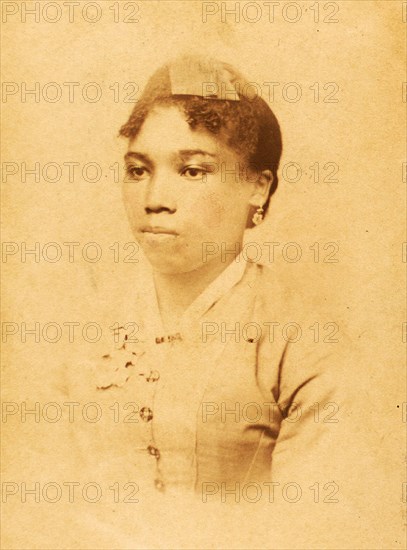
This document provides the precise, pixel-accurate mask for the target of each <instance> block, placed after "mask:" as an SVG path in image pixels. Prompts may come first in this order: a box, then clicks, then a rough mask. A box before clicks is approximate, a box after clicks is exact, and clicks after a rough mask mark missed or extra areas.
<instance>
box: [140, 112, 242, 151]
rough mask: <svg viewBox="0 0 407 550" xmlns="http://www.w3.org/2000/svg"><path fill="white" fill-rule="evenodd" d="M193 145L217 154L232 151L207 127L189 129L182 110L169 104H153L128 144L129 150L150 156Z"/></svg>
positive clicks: (194, 147)
mask: <svg viewBox="0 0 407 550" xmlns="http://www.w3.org/2000/svg"><path fill="white" fill-rule="evenodd" d="M195 149H196V150H203V151H207V152H208V153H211V154H213V155H217V156H221V155H222V156H224V155H225V154H226V155H229V154H230V153H232V154H233V155H234V154H235V153H234V152H232V151H231V150H229V148H227V147H226V146H225V144H223V143H222V142H221V141H220V140H219V139H218V138H217V137H216V136H214V135H213V134H211V133H209V132H208V131H207V130H205V129H202V128H196V129H193V130H192V129H191V128H190V126H189V124H188V122H187V121H186V117H185V114H184V113H183V112H182V111H181V110H180V109H179V108H178V107H176V106H173V105H172V106H156V107H154V108H153V109H152V110H151V111H150V112H149V114H148V115H147V117H146V119H145V120H144V122H143V124H142V126H141V129H140V131H139V133H138V134H137V136H136V137H135V138H134V139H133V140H132V141H131V142H130V144H129V152H132V151H134V152H141V153H145V154H148V155H150V156H153V155H157V156H159V155H165V154H173V153H174V152H177V151H182V150H195Z"/></svg>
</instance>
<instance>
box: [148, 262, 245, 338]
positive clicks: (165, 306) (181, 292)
mask: <svg viewBox="0 0 407 550" xmlns="http://www.w3.org/2000/svg"><path fill="white" fill-rule="evenodd" d="M236 256H237V255H236ZM236 256H231V255H228V258H227V260H226V261H225V262H222V261H220V259H218V258H216V259H214V260H211V261H210V262H207V263H205V264H203V265H202V266H200V267H199V268H198V269H195V270H194V271H189V272H187V273H175V274H173V273H160V272H158V271H154V274H153V276H154V285H155V289H156V293H157V300H158V306H159V309H160V313H161V317H162V321H163V324H164V327H165V328H167V329H168V330H171V327H172V326H173V325H174V323H176V322H177V321H178V320H179V319H180V317H181V316H182V314H183V313H184V312H185V311H186V310H187V309H188V307H189V306H190V305H191V304H192V303H193V302H194V301H195V300H196V298H197V297H198V296H199V295H200V294H201V293H202V292H203V291H204V290H205V289H206V288H207V287H208V286H209V285H210V284H211V283H212V281H214V280H215V279H216V278H217V277H218V275H220V274H221V273H222V271H224V270H225V269H226V268H227V267H228V266H229V265H230V264H231V263H232V262H233V261H235V259H236Z"/></svg>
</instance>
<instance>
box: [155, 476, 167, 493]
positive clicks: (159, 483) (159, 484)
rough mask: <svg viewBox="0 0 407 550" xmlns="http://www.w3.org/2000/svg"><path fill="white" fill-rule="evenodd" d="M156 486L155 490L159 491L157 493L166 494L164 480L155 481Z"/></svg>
mask: <svg viewBox="0 0 407 550" xmlns="http://www.w3.org/2000/svg"><path fill="white" fill-rule="evenodd" d="M154 485H155V488H156V489H157V491H160V492H161V493H163V492H164V490H165V483H164V481H163V480H162V479H155V480H154Z"/></svg>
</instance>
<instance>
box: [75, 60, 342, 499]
mask: <svg viewBox="0 0 407 550" xmlns="http://www.w3.org/2000/svg"><path fill="white" fill-rule="evenodd" d="M120 134H121V135H122V136H124V137H125V138H127V139H128V150H127V153H126V155H125V162H126V171H127V174H126V178H125V181H124V184H123V196H124V202H125V205H126V210H127V213H128V217H129V221H130V224H131V228H132V231H133V233H134V236H135V238H136V239H137V241H138V243H139V244H140V246H141V248H142V250H143V252H144V254H145V256H146V258H147V260H148V262H149V264H150V268H151V271H150V273H149V274H148V275H147V276H146V277H145V280H143V282H142V284H141V285H140V286H141V288H142V290H141V291H140V292H139V295H138V300H137V303H135V304H134V319H135V320H136V321H137V333H136V334H135V333H134V327H133V330H132V331H126V329H125V328H123V329H122V330H121V331H119V333H120V342H119V344H118V345H117V348H118V349H117V350H116V351H115V352H113V353H111V352H109V353H106V354H105V356H104V357H103V358H101V359H100V361H99V362H98V363H97V364H96V367H95V369H94V371H92V374H91V375H90V376H89V377H88V380H87V383H86V384H84V385H83V389H84V390H85V394H84V395H86V397H87V401H89V400H90V399H89V395H90V393H89V392H93V393H92V395H93V400H94V401H95V402H98V403H102V404H104V405H103V406H104V407H105V410H108V409H110V410H112V411H113V412H114V413H115V414H116V412H117V415H118V418H117V419H116V420H115V422H114V423H112V422H111V423H110V425H109V426H107V425H106V424H102V423H99V424H98V425H97V426H96V425H95V433H94V435H95V437H94V438H93V440H90V439H89V435H87V439H86V442H85V447H84V448H85V449H87V452H88V453H89V454H91V455H92V456H93V457H95V465H94V469H93V472H95V471H96V469H98V468H99V470H100V471H101V472H112V471H114V469H115V468H116V470H117V471H120V472H121V474H122V475H123V479H127V480H128V481H129V480H133V481H136V482H137V484H138V486H139V487H146V489H145V490H148V487H152V488H153V490H154V491H155V490H158V491H161V492H165V491H171V489H172V488H178V489H188V490H194V491H196V492H198V493H199V494H200V495H202V497H203V498H206V497H208V496H212V495H217V496H220V497H222V498H223V496H224V494H226V493H227V492H228V491H229V490H230V489H231V488H233V490H235V491H236V490H237V491H238V492H239V491H241V490H244V487H247V484H253V483H254V484H262V483H263V484H265V485H264V486H263V487H266V486H269V487H270V485H267V484H270V482H274V483H276V484H278V483H283V482H284V481H291V482H292V481H296V480H298V479H299V477H301V476H302V475H303V474H304V472H308V473H307V474H306V476H305V478H306V482H307V483H308V482H309V484H312V483H314V482H321V483H322V482H325V481H329V480H330V479H331V475H330V472H328V471H325V470H324V471H323V472H322V473H321V471H320V470H319V467H318V457H320V456H321V452H322V453H325V454H326V453H328V452H329V447H328V446H327V443H326V441H327V437H328V438H329V436H330V435H332V431H331V428H332V425H334V423H335V422H336V421H337V419H336V416H335V415H336V414H337V412H338V411H337V407H338V405H337V399H336V398H335V397H334V390H335V383H334V382H333V377H332V374H334V376H336V374H337V373H336V371H337V369H336V368H335V362H332V360H330V359H329V357H330V355H331V352H332V344H323V343H320V342H319V343H314V342H313V341H311V340H312V339H310V338H308V339H305V338H304V337H303V336H301V332H303V331H304V330H305V328H308V326H309V325H310V324H312V322H315V319H314V321H313V320H312V317H310V320H309V321H307V312H306V311H304V307H303V308H302V309H301V308H300V307H298V303H301V302H298V303H297V306H296V305H295V301H296V300H295V298H296V294H295V292H293V290H292V289H290V288H289V287H288V288H286V286H285V284H284V283H283V282H282V281H281V280H279V278H278V276H277V274H276V273H274V272H272V271H271V270H270V269H269V268H267V267H264V266H262V265H260V264H258V263H256V262H253V261H250V260H248V254H244V253H242V247H243V239H244V237H245V235H246V236H247V233H249V232H250V231H251V228H252V227H253V226H255V225H259V224H260V223H261V222H262V219H263V217H264V215H265V214H266V212H267V208H268V205H269V201H270V197H271V196H272V194H273V193H274V191H275V190H276V188H277V181H278V180H277V170H278V165H279V161H280V156H281V150H282V140H281V133H280V128H279V124H278V122H277V120H276V117H275V116H274V114H273V113H272V111H271V110H270V108H269V107H268V105H267V104H266V103H265V102H264V101H263V100H262V99H261V98H260V97H256V96H254V95H253V87H251V86H250V85H249V84H248V83H247V82H246V81H245V80H244V79H243V77H242V76H241V75H240V74H238V73H237V72H236V71H235V70H234V69H233V68H232V67H230V66H229V65H227V64H224V63H221V62H219V61H217V60H214V59H207V58H201V57H183V58H180V59H177V60H175V61H174V62H172V63H169V64H167V65H165V66H164V67H162V68H161V69H159V70H158V71H157V72H155V73H154V74H153V76H152V77H151V78H150V80H149V82H148V84H147V86H146V88H145V91H144V93H143V95H142V97H141V99H140V100H139V101H138V102H137V103H136V105H135V107H134V110H133V112H132V113H131V116H130V118H129V120H128V121H127V123H126V124H125V125H124V126H123V127H122V128H121V130H120ZM249 240H250V238H249ZM311 313H312V312H311ZM305 323H308V325H305ZM283 327H284V330H283V331H282V328H283ZM333 347H334V348H335V346H333ZM317 406H318V407H321V408H322V407H325V414H326V415H328V413H329V414H330V415H331V417H330V418H331V420H332V423H333V424H332V423H323V422H322V421H321V422H317V421H316V420H315V419H316V415H315V411H316V407H317ZM326 407H328V410H327V409H326ZM115 408H116V409H117V410H116V411H115ZM113 412H112V414H113ZM120 414H121V417H120V418H119V416H120ZM123 415H124V419H123ZM97 434H98V435H97ZM90 441H92V443H90ZM85 454H86V451H85ZM96 462H97V464H96ZM307 465H308V468H307ZM309 472H313V474H315V475H316V473H317V472H319V477H317V478H315V477H314V478H313V477H312V475H313V474H310V473H309ZM304 475H305V474H304ZM143 490H144V489H143Z"/></svg>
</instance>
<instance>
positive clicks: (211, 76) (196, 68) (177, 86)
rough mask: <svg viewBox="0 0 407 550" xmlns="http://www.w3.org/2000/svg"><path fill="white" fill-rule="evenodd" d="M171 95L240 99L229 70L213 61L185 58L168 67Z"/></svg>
mask: <svg viewBox="0 0 407 550" xmlns="http://www.w3.org/2000/svg"><path fill="white" fill-rule="evenodd" d="M168 70H169V77H170V83H171V95H196V96H200V97H203V98H205V99H221V100H225V99H227V100H229V101H240V97H239V94H238V89H237V88H236V84H237V83H236V82H235V81H234V79H233V76H232V75H231V74H230V73H229V71H228V70H227V69H226V68H224V67H222V66H221V65H219V64H215V63H213V62H212V61H208V62H205V61H202V60H195V59H183V60H180V62H175V63H171V64H170V65H169V67H168Z"/></svg>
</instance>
